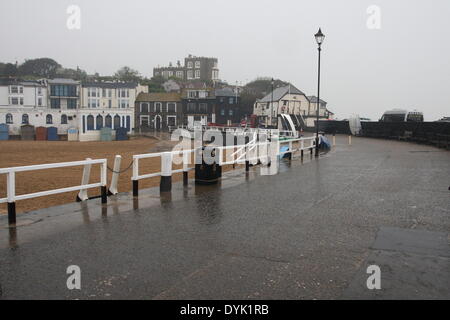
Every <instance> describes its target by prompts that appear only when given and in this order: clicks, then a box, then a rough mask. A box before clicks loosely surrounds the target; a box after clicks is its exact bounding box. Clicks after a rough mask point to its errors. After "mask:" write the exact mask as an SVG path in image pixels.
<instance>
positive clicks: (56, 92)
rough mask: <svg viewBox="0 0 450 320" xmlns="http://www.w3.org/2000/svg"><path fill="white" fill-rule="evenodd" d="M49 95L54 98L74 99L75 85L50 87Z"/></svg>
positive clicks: (75, 93)
mask: <svg viewBox="0 0 450 320" xmlns="http://www.w3.org/2000/svg"><path fill="white" fill-rule="evenodd" d="M50 95H51V96H56V97H76V96H77V86H76V85H51V86H50Z"/></svg>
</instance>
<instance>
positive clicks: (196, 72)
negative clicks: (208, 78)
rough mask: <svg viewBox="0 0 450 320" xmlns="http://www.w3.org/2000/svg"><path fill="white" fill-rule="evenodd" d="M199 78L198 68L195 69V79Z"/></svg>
mask: <svg viewBox="0 0 450 320" xmlns="http://www.w3.org/2000/svg"><path fill="white" fill-rule="evenodd" d="M199 78H200V70H195V79H199Z"/></svg>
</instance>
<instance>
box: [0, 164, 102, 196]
mask: <svg viewBox="0 0 450 320" xmlns="http://www.w3.org/2000/svg"><path fill="white" fill-rule="evenodd" d="M92 164H100V165H101V171H100V182H98V183H90V184H82V185H79V186H74V187H66V188H60V189H53V190H47V191H40V192H34V193H28V194H22V195H16V178H15V174H16V172H24V171H35V170H44V169H55V168H65V167H74V166H83V165H92ZM106 168H107V167H106V159H96V160H82V161H73V162H60V163H49V164H38V165H31V166H22V167H11V168H2V169H0V174H7V183H6V185H7V187H6V194H7V196H6V198H0V203H5V202H10V203H11V202H15V201H17V200H25V199H31V198H36V197H42V196H48V195H53V194H58V193H64V192H71V191H79V190H85V189H90V188H96V187H104V186H106V183H107V182H106V180H107V176H106Z"/></svg>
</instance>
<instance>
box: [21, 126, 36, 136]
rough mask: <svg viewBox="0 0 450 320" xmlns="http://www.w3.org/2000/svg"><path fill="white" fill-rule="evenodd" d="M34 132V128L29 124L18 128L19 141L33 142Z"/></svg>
mask: <svg viewBox="0 0 450 320" xmlns="http://www.w3.org/2000/svg"><path fill="white" fill-rule="evenodd" d="M34 137H35V130H34V126H32V125H30V124H24V125H23V126H21V127H20V139H21V140H34Z"/></svg>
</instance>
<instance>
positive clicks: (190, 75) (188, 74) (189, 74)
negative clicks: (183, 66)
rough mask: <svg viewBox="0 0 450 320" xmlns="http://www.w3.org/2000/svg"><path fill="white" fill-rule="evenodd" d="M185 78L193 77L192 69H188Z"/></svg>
mask: <svg viewBox="0 0 450 320" xmlns="http://www.w3.org/2000/svg"><path fill="white" fill-rule="evenodd" d="M187 78H188V79H193V77H192V70H188V72H187Z"/></svg>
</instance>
